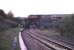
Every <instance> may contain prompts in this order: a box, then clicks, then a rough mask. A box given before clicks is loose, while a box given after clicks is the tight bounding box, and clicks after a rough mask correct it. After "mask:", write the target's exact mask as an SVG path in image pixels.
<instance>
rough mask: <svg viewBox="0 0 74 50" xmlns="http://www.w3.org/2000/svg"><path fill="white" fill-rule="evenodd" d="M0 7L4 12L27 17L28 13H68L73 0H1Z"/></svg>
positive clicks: (71, 7)
mask: <svg viewBox="0 0 74 50" xmlns="http://www.w3.org/2000/svg"><path fill="white" fill-rule="evenodd" d="M0 9H3V10H4V11H5V12H6V13H7V12H9V11H12V12H13V13H14V15H15V16H16V17H17V16H21V17H27V16H28V15H30V14H61V13H62V14H69V13H74V1H73V0H1V1H0Z"/></svg>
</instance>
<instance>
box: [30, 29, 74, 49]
mask: <svg viewBox="0 0 74 50" xmlns="http://www.w3.org/2000/svg"><path fill="white" fill-rule="evenodd" d="M30 31H31V33H32V34H33V35H35V36H38V37H40V38H42V39H45V40H47V41H51V42H54V43H56V44H58V45H61V46H63V47H65V48H68V49H71V50H74V45H73V44H70V43H68V42H65V41H64V40H63V41H61V40H60V39H59V41H58V39H56V38H52V37H48V36H46V35H44V34H42V33H41V32H38V31H33V30H30ZM35 33H36V34H35Z"/></svg>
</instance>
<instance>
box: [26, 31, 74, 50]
mask: <svg viewBox="0 0 74 50" xmlns="http://www.w3.org/2000/svg"><path fill="white" fill-rule="evenodd" d="M25 34H27V35H28V36H30V38H33V39H35V40H36V41H37V43H39V44H41V45H43V46H44V47H45V48H48V50H50V49H51V50H73V49H74V48H70V47H69V46H68V47H67V46H64V45H61V44H63V43H61V44H58V43H56V41H55V40H54V41H53V39H50V40H49V38H47V37H46V36H44V35H41V33H39V32H35V31H32V30H27V31H25ZM30 38H29V39H30ZM31 40H32V39H31ZM49 48H50V49H49Z"/></svg>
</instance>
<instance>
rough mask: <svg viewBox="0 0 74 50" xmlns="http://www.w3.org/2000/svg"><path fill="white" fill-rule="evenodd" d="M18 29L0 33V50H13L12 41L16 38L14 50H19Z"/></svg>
mask: <svg viewBox="0 0 74 50" xmlns="http://www.w3.org/2000/svg"><path fill="white" fill-rule="evenodd" d="M19 31H20V28H10V29H7V30H5V31H2V32H0V50H13V47H12V41H13V39H14V37H15V36H16V37H17V46H16V50H20V47H19V43H18V33H19Z"/></svg>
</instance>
